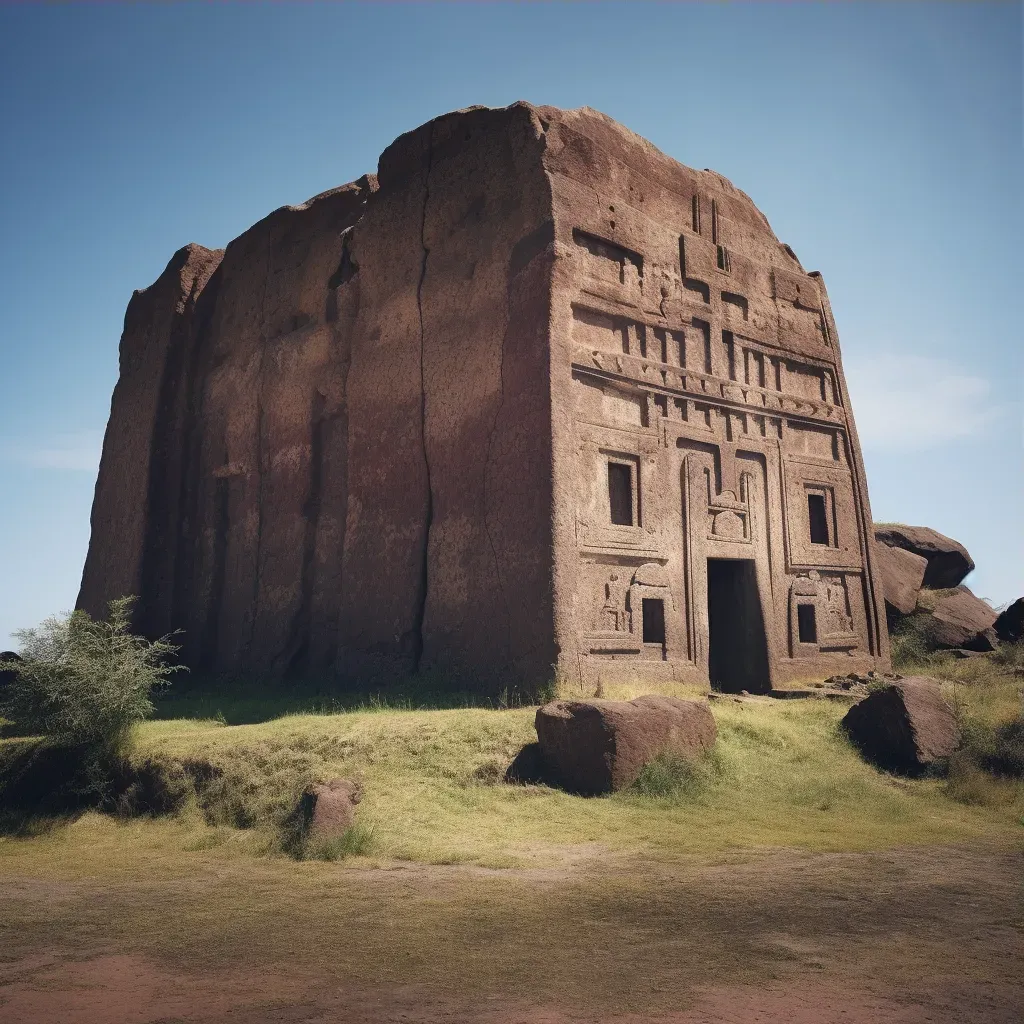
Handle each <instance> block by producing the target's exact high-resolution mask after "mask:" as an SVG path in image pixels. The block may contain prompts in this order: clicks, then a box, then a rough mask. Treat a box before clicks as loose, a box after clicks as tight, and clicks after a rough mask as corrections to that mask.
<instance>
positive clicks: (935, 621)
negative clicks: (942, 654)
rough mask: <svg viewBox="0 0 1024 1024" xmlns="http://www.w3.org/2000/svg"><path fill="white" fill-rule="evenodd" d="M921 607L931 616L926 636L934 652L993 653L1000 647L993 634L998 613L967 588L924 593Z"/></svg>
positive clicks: (920, 602) (919, 601) (921, 596)
mask: <svg viewBox="0 0 1024 1024" xmlns="http://www.w3.org/2000/svg"><path fill="white" fill-rule="evenodd" d="M918 607H919V610H922V611H926V612H930V613H931V617H930V619H929V620H928V622H927V626H926V628H925V632H926V636H927V639H928V642H929V644H930V645H931V646H932V647H934V648H937V649H942V648H951V647H962V648H965V649H966V650H973V651H991V650H992V649H993V648H994V647H995V643H998V639H997V638H996V636H995V633H994V632H993V630H992V626H993V623H995V621H996V613H995V612H994V611H993V610H992V609H991V608H990V607H989V606H988V605H987V604H985V602H984V601H982V600H981V599H980V598H977V597H975V596H974V594H972V593H971V592H970V590H968V589H967V587H963V586H961V587H953V588H952V589H951V590H938V591H922V592H921V595H920V598H919V600H918Z"/></svg>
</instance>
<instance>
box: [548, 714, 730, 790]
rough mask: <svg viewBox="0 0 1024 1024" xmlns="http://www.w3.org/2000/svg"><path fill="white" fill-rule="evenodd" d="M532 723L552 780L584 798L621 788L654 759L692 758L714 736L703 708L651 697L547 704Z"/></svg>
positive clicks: (702, 751)
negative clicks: (535, 721) (534, 725)
mask: <svg viewBox="0 0 1024 1024" xmlns="http://www.w3.org/2000/svg"><path fill="white" fill-rule="evenodd" d="M536 724H537V737H538V739H539V740H540V750H541V756H542V759H543V762H544V765H545V767H546V769H547V770H548V771H549V773H550V775H551V779H552V781H554V782H557V783H558V784H559V785H561V786H563V787H564V788H566V789H568V790H570V791H572V792H574V793H581V794H586V795H595V794H598V793H611V792H614V791H617V790H620V789H625V788H626V787H627V786H629V785H631V784H632V783H633V782H635V781H636V779H637V776H638V775H639V774H640V772H641V770H642V769H643V767H644V765H645V764H647V762H648V761H650V760H652V759H653V758H655V757H657V756H659V755H662V754H667V755H670V756H675V757H683V758H696V757H698V756H699V755H700V754H702V753H704V752H705V751H707V750H710V749H711V747H712V746H713V745H714V742H715V737H716V734H717V730H716V728H715V720H714V718H713V717H712V715H711V708H710V706H709V705H708V704H704V703H698V702H697V701H690V700H677V699H676V698H674V697H660V696H656V695H646V696H643V697H637V698H636V700H630V701H613V700H600V699H596V698H595V699H594V700H587V701H582V700H558V701H552V702H551V703H550V704H545V705H544V707H542V708H539V709H538V711H537V723H536Z"/></svg>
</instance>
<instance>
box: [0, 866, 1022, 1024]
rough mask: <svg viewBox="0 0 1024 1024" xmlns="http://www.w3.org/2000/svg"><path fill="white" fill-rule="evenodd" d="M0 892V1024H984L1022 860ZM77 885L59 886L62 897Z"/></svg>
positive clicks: (34, 883) (1014, 934) (162, 883)
mask: <svg viewBox="0 0 1024 1024" xmlns="http://www.w3.org/2000/svg"><path fill="white" fill-rule="evenodd" d="M587 865H588V866H587V867H585V868H581V869H577V870H574V871H573V872H564V871H553V872H550V873H543V872H542V873H536V872H535V873H529V872H513V871H509V872H497V871H494V872H484V871H480V870H473V869H465V868H451V867H448V868H440V867H439V868H427V867H411V868H408V869H406V868H402V867H396V868H395V869H393V870H355V869H351V868H346V867H340V866H337V865H316V866H313V867H312V869H310V870H307V869H306V866H305V865H303V866H301V867H300V866H297V865H293V864H282V863H280V862H266V863H256V864H252V863H249V864H248V865H245V864H241V863H239V862H217V861H213V860H203V859H202V858H199V859H198V860H197V861H196V862H195V863H194V864H192V865H190V870H189V871H187V872H184V873H178V874H176V875H175V874H173V873H172V874H168V873H167V872H165V871H161V872H157V873H156V874H155V875H154V876H153V877H147V876H146V875H145V874H144V873H143V874H141V875H128V876H125V877H122V878H110V877H95V876H92V877H85V878H75V877H54V876H53V875H52V874H51V875H50V876H49V877H38V876H36V877H33V876H31V875H29V874H23V875H12V874H7V875H6V876H0V907H2V913H0V1022H3V1024H57V1022H60V1024H129V1022H130V1024H184V1022H187V1024H214V1022H226V1024H242V1022H246V1024H249V1022H252V1024H271V1022H274V1024H329V1022H330V1024H334V1022H337V1024H371V1022H373V1024H376V1022H408V1024H440V1022H459V1021H465V1022H467V1024H519V1022H523V1024H526V1022H530V1024H570V1022H574V1024H579V1022H594V1024H597V1022H605V1021H620V1022H623V1024H639V1022H643V1021H652V1022H653V1021H661V1022H664V1024H741V1022H742V1024H783V1022H784V1024H830V1022H836V1024H839V1022H842V1024H883V1022H884V1024H922V1022H932V1024H934V1022H949V1024H1002V1022H1010V1021H1014V1022H1016V1021H1019V1020H1021V1019H1022V1017H1024V941H1022V935H1024V924H1022V922H1024V857H1022V855H1021V853H1020V852H1019V851H1007V850H1005V849H996V848H967V847H922V848H912V849H897V850H891V851H887V852H884V853H844V854H808V853H799V852H793V851H776V852H770V853H764V852H757V853H754V852H751V853H737V854H734V855H730V856H727V857H723V858H720V859H718V860H717V861H709V860H707V859H704V860H697V859H681V860H680V861H679V862H676V863H666V862H657V863H651V862H641V861H639V860H632V861H628V862H623V861H620V860H616V859H614V858H610V859H609V861H608V862H607V863H602V862H601V861H600V860H595V859H593V858H589V859H588V860H587ZM70 874H71V873H70V872H69V875H70Z"/></svg>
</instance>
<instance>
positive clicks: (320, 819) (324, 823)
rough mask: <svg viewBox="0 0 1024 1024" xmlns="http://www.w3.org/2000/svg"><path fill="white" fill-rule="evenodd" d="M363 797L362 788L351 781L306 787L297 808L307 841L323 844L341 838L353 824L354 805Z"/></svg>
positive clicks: (338, 781) (354, 817)
mask: <svg viewBox="0 0 1024 1024" xmlns="http://www.w3.org/2000/svg"><path fill="white" fill-rule="evenodd" d="M362 798H363V791H362V787H361V786H360V785H359V783H358V782H352V781H351V780H350V779H331V781H330V782H325V783H322V784H320V785H314V786H308V787H307V788H306V790H305V791H304V792H303V794H302V800H301V805H300V809H299V810H300V814H301V816H302V825H303V832H304V834H305V835H306V837H307V839H309V840H310V841H313V842H316V843H322V842H326V841H328V840H331V839H337V838H338V837H339V836H341V835H343V834H344V833H345V832H346V831H347V830H348V829H350V828H351V827H352V825H353V824H354V823H355V820H356V805H357V804H358V803H359V802H360V801H361V800H362Z"/></svg>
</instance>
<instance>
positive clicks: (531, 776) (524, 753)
mask: <svg viewBox="0 0 1024 1024" xmlns="http://www.w3.org/2000/svg"><path fill="white" fill-rule="evenodd" d="M505 781H506V782H507V783H509V784H511V785H514V786H544V785H551V778H550V773H549V771H548V769H547V766H546V764H545V762H544V755H543V754H542V753H541V749H540V744H539V743H527V744H526V745H525V746H524V747H523V748H522V750H520V751H519V753H518V754H516V756H515V758H514V759H513V760H512V763H511V764H510V765H509V766H508V769H507V770H506V772H505Z"/></svg>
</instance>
